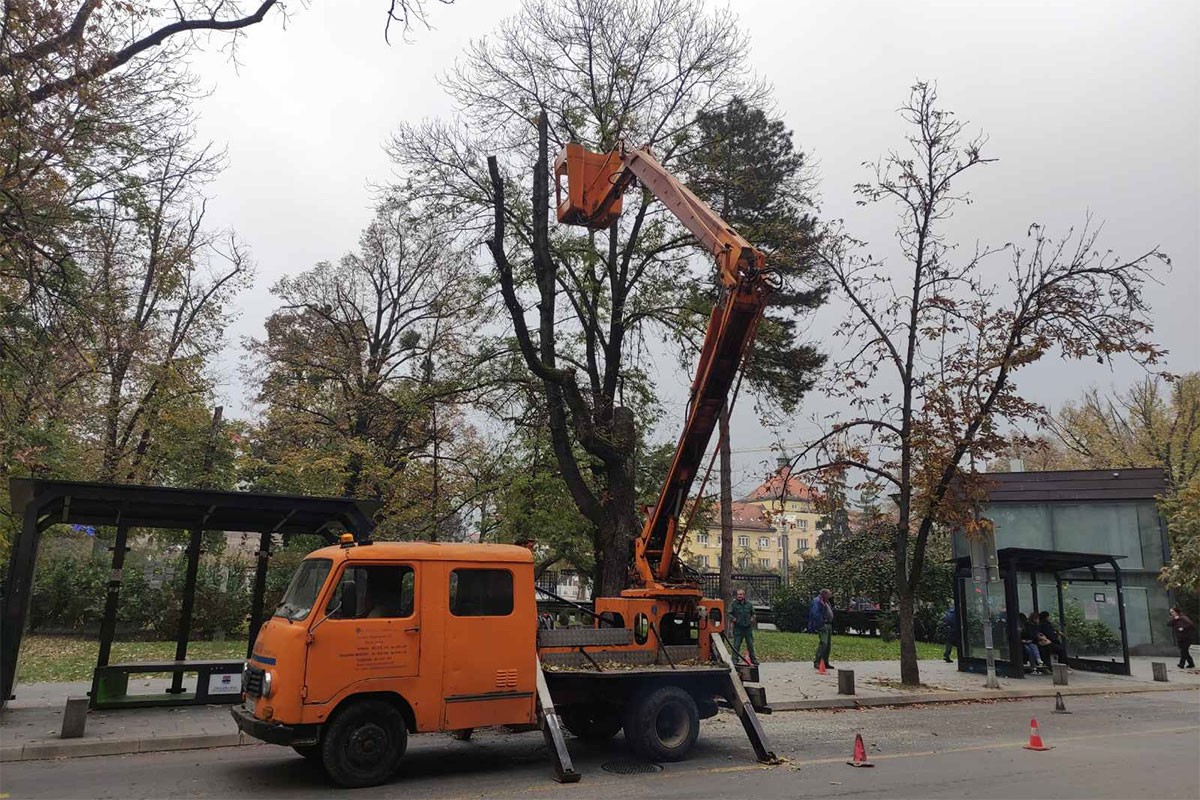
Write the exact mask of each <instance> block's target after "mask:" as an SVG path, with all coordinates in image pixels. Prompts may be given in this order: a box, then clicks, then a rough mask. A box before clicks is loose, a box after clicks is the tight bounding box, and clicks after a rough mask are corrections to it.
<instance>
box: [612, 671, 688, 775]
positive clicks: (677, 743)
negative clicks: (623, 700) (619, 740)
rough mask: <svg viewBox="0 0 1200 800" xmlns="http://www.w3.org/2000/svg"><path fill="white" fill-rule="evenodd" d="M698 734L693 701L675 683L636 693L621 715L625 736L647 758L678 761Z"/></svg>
mask: <svg viewBox="0 0 1200 800" xmlns="http://www.w3.org/2000/svg"><path fill="white" fill-rule="evenodd" d="M699 735H700V715H699V712H698V711H697V709H696V701H695V700H693V699H692V696H691V695H690V694H688V693H687V692H685V691H684V690H683V689H680V688H679V687H678V686H660V687H659V688H657V689H651V690H649V691H646V692H643V693H642V694H640V695H637V696H636V697H635V698H634V699H633V702H631V703H630V704H629V708H628V710H627V711H626V715H625V740H626V741H627V742H629V746H630V748H632V749H633V751H634V752H635V753H638V754H639V755H641V756H644V757H645V758H648V759H650V760H651V761H679V760H680V759H682V758H684V757H685V756H687V754H688V751H689V750H691V749H692V745H693V744H695V743H696V737H697V736H699Z"/></svg>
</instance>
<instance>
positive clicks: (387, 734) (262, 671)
mask: <svg viewBox="0 0 1200 800" xmlns="http://www.w3.org/2000/svg"><path fill="white" fill-rule="evenodd" d="M536 637H537V606H536V601H535V598H534V580H533V556H532V554H531V553H530V551H529V550H527V549H525V548H522V547H515V546H510V545H487V544H449V543H447V544H443V543H430V542H404V543H400V542H380V543H375V544H366V543H357V542H352V541H351V542H344V543H343V544H342V545H341V546H333V547H326V548H323V549H320V550H316V551H314V552H313V553H311V554H309V556H308V557H307V558H306V559H305V560H304V561H303V562H302V563H301V565H300V567H299V568H298V569H297V571H296V574H295V576H294V577H293V578H292V581H291V583H290V585H289V586H288V589H287V591H286V593H285V594H284V596H283V600H282V602H281V603H280V605H279V608H278V609H277V610H276V611H275V613H274V615H273V616H272V617H271V619H270V620H269V621H268V622H267V623H266V624H264V625H263V627H262V629H261V630H260V631H259V634H258V638H257V639H256V640H255V642H254V646H253V648H252V650H251V655H250V659H249V660H248V661H247V664H246V668H245V673H244V675H243V692H244V698H243V704H242V705H241V706H240V707H238V708H236V709H235V710H234V718H235V720H236V721H237V724H238V727H239V728H240V729H241V730H243V731H244V732H246V733H247V734H249V735H251V736H254V737H256V738H258V739H261V740H263V741H266V742H272V743H275V744H281V745H288V746H291V747H293V748H295V749H296V751H297V752H299V753H301V754H302V755H304V756H305V757H307V758H310V759H313V760H316V761H320V762H321V763H323V764H324V765H325V768H326V769H327V770H328V771H329V773H330V776H331V777H332V778H333V779H334V780H335V781H336V782H338V783H340V784H343V785H348V786H365V785H372V784H375V783H379V782H381V781H382V780H385V779H386V778H387V777H388V776H389V775H390V774H391V773H392V771H394V769H395V767H396V765H397V764H398V762H399V759H400V758H401V757H402V756H403V754H404V751H405V748H406V745H407V736H408V734H409V733H420V732H426V731H456V730H469V729H472V728H476V727H486V726H493V725H531V724H535V723H536V722H537V704H536V691H537V686H536V682H537V643H536Z"/></svg>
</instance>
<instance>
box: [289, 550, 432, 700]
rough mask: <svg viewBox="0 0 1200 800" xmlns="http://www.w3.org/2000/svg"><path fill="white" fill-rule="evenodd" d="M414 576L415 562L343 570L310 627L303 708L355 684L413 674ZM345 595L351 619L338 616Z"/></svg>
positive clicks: (417, 587)
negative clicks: (351, 608) (352, 611)
mask: <svg viewBox="0 0 1200 800" xmlns="http://www.w3.org/2000/svg"><path fill="white" fill-rule="evenodd" d="M420 572H421V570H420V562H416V563H413V564H404V563H396V564H388V563H384V564H353V563H351V564H347V565H346V568H345V569H344V570H343V571H342V574H341V575H340V576H339V578H338V579H337V584H336V585H335V587H334V591H333V594H332V595H331V596H330V598H329V601H328V603H327V604H326V606H325V609H324V610H323V612H322V613H321V614H318V615H314V619H315V620H316V621H315V622H314V623H313V625H312V627H311V628H310V631H311V634H310V636H311V642H310V643H309V645H308V660H307V664H306V669H305V686H306V687H307V696H306V698H305V702H306V703H325V702H328V701H329V700H330V699H331V698H332V697H333V696H334V695H336V694H337V693H338V692H339V691H341V690H342V689H344V688H345V687H347V686H350V685H351V684H354V683H356V682H358V681H363V680H368V679H371V678H408V677H412V676H415V675H416V674H417V665H418V664H419V663H420V648H421V616H420V614H421V612H420V603H418V602H417V598H418V597H419V595H418V592H420V591H421V575H420ZM351 594H352V595H353V596H354V598H355V601H354V603H353V605H354V606H355V607H356V608H355V609H354V612H355V613H354V615H353V616H349V615H348V614H347V613H345V612H344V611H343V606H346V607H347V608H346V610H349V608H348V606H349V605H350V603H346V602H344V598H345V597H347V596H348V595H351ZM322 619H323V620H324V621H322Z"/></svg>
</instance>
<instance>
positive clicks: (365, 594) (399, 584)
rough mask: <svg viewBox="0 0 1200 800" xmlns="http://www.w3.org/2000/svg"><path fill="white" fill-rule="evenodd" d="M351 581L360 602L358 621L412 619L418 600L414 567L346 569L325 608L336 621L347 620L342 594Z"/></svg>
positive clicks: (379, 566)
mask: <svg viewBox="0 0 1200 800" xmlns="http://www.w3.org/2000/svg"><path fill="white" fill-rule="evenodd" d="M350 581H354V594H355V596H356V598H357V601H358V613H357V615H356V618H357V619H363V618H368V619H378V618H395V617H411V616H412V614H413V609H414V602H415V599H416V598H415V595H414V591H413V590H414V589H415V587H416V575H415V574H414V573H413V570H412V567H403V566H390V565H388V566H384V565H372V566H365V567H346V569H345V570H344V571H343V572H342V577H341V578H340V579H339V580H338V585H337V588H336V589H334V592H333V594H332V595H330V597H329V603H328V604H327V605H326V607H325V613H326V614H328V615H329V616H331V617H333V618H334V619H342V618H344V615H343V614H342V612H341V610H340V605H341V602H342V592H343V588H344V587H345V585H346V584H347V583H349V582H350Z"/></svg>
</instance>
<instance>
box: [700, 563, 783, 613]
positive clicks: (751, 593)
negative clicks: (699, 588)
mask: <svg viewBox="0 0 1200 800" xmlns="http://www.w3.org/2000/svg"><path fill="white" fill-rule="evenodd" d="M730 578H731V580H732V583H733V591H735V592H736V591H737V590H738V589H745V590H746V599H747V600H749V601H750V602H751V603H753V604H754V605H756V606H758V607H759V608H770V607H771V601H772V599H773V598H774V597H775V592H776V591H778V589H779V585H780V583H781V582H782V578H780V577H779V576H778V575H769V574H768V575H753V574H749V573H739V572H735V573H733V575H731V576H730ZM700 580H701V582H702V585H703V586H704V594H705V596H706V597H719V596H720V594H719V593H720V591H721V574H720V573H718V572H705V573H702V574H701V575H700ZM723 599H725V600H726V601H728V600H730V599H731V598H728V597H726V598H723Z"/></svg>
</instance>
